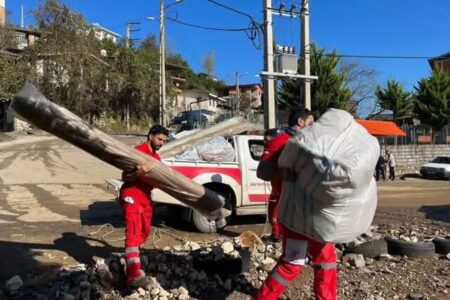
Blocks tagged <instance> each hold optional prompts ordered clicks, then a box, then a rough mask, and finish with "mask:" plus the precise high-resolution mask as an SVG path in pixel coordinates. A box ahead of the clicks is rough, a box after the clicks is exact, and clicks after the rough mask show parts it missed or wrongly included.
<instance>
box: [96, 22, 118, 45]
mask: <svg viewBox="0 0 450 300" xmlns="http://www.w3.org/2000/svg"><path fill="white" fill-rule="evenodd" d="M89 31H93V32H94V37H95V38H96V39H98V40H100V41H102V40H110V41H111V42H113V43H114V44H117V39H119V38H120V34H118V33H116V32H114V31H112V30H109V29H108V28H105V27H103V26H101V25H100V24H99V23H91V24H89Z"/></svg>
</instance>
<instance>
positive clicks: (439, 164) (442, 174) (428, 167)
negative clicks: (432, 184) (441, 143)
mask: <svg viewBox="0 0 450 300" xmlns="http://www.w3.org/2000/svg"><path fill="white" fill-rule="evenodd" d="M420 174H421V175H422V177H423V178H443V179H450V156H438V157H436V158H435V159H433V160H432V161H431V162H429V163H426V164H424V165H422V167H421V168H420Z"/></svg>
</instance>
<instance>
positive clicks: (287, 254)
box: [253, 109, 337, 300]
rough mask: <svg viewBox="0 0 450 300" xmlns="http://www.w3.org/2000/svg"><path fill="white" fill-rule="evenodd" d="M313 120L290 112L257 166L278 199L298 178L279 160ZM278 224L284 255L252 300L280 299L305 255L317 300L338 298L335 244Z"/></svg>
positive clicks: (303, 111)
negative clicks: (287, 183)
mask: <svg viewBox="0 0 450 300" xmlns="http://www.w3.org/2000/svg"><path fill="white" fill-rule="evenodd" d="M313 121H314V118H313V116H312V115H311V113H310V112H309V110H307V109H298V110H293V111H291V113H290V115H289V129H288V130H286V132H285V133H283V134H280V135H278V136H277V137H275V138H273V139H272V140H271V141H269V142H268V143H267V145H266V147H265V151H264V154H263V160H262V161H261V162H260V164H259V165H258V170H257V176H258V177H259V178H261V179H263V180H266V181H272V192H273V191H275V193H276V195H277V196H278V198H277V199H279V196H280V193H281V184H282V181H285V180H293V178H294V176H295V175H294V174H293V171H292V170H290V169H279V168H278V166H277V164H278V157H279V155H280V153H281V151H282V150H283V148H284V145H285V144H286V142H287V141H288V140H289V139H290V138H291V137H292V136H293V135H294V134H295V133H297V132H299V131H300V130H301V129H302V128H304V127H305V126H308V125H310V124H311V123H312V122H313ZM280 178H282V180H280ZM275 210H276V208H275ZM277 225H278V226H279V231H280V235H281V237H282V240H283V254H282V256H281V257H280V258H279V259H278V262H277V264H276V266H275V267H274V269H273V270H272V272H271V274H270V275H269V277H268V278H267V279H266V281H265V282H264V284H263V286H262V287H261V289H260V290H259V291H258V293H257V294H256V295H255V296H254V298H253V299H257V300H263V299H264V300H271V299H278V298H279V297H280V296H281V295H282V294H283V293H284V291H285V290H286V289H287V288H288V286H289V284H290V283H291V282H292V281H294V280H295V278H296V277H297V276H298V275H299V274H300V272H301V271H302V269H303V267H304V265H305V260H306V256H309V257H310V258H311V261H312V263H313V266H314V293H315V296H316V299H321V300H333V299H336V297H337V296H336V295H337V270H336V250H335V247H334V245H333V244H330V243H327V244H324V243H320V242H318V241H315V240H313V239H311V238H309V237H306V236H304V235H302V234H300V233H297V232H294V231H292V230H289V229H288V228H287V227H286V226H284V225H283V224H282V223H280V224H277Z"/></svg>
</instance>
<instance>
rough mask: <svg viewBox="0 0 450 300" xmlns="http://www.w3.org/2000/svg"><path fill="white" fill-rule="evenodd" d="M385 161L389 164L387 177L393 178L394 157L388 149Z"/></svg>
mask: <svg viewBox="0 0 450 300" xmlns="http://www.w3.org/2000/svg"><path fill="white" fill-rule="evenodd" d="M386 163H387V165H388V166H389V179H390V180H392V181H394V180H395V157H394V154H392V153H391V151H389V150H388V149H386Z"/></svg>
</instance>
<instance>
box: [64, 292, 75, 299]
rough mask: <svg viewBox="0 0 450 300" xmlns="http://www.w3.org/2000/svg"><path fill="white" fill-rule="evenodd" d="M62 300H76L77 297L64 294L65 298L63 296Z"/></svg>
mask: <svg viewBox="0 0 450 300" xmlns="http://www.w3.org/2000/svg"><path fill="white" fill-rule="evenodd" d="M62 300H75V296H74V295H72V294H66V293H64V296H63V298H62Z"/></svg>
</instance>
